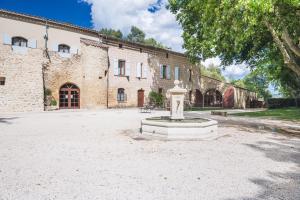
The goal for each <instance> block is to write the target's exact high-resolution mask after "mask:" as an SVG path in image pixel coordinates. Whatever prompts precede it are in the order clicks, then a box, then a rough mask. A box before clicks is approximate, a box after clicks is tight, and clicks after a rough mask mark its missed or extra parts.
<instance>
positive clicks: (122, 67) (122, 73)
mask: <svg viewBox="0 0 300 200" xmlns="http://www.w3.org/2000/svg"><path fill="white" fill-rule="evenodd" d="M118 71H119V75H120V76H125V60H119V63H118Z"/></svg>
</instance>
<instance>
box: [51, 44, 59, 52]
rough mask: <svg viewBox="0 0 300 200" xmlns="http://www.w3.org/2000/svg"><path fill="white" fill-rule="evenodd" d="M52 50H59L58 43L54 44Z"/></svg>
mask: <svg viewBox="0 0 300 200" xmlns="http://www.w3.org/2000/svg"><path fill="white" fill-rule="evenodd" d="M52 51H56V52H57V51H58V44H53V45H52Z"/></svg>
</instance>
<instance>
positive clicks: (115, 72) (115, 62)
mask: <svg viewBox="0 0 300 200" xmlns="http://www.w3.org/2000/svg"><path fill="white" fill-rule="evenodd" d="M118 65H119V63H118V60H117V59H114V75H115V76H118V75H119V74H120V73H119V66H118Z"/></svg>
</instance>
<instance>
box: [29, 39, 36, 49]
mask: <svg viewBox="0 0 300 200" xmlns="http://www.w3.org/2000/svg"><path fill="white" fill-rule="evenodd" d="M36 46H37V45H36V40H35V39H29V40H28V47H29V48H32V49H36Z"/></svg>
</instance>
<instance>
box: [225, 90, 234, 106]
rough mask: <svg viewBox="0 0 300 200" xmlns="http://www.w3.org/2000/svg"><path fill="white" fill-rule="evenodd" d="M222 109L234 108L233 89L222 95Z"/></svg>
mask: <svg viewBox="0 0 300 200" xmlns="http://www.w3.org/2000/svg"><path fill="white" fill-rule="evenodd" d="M223 106H224V108H233V107H234V88H233V87H229V88H228V89H227V90H226V91H225V93H224V101H223Z"/></svg>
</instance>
